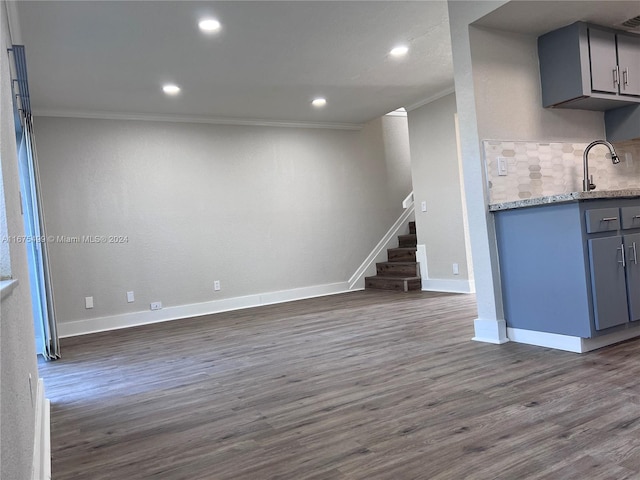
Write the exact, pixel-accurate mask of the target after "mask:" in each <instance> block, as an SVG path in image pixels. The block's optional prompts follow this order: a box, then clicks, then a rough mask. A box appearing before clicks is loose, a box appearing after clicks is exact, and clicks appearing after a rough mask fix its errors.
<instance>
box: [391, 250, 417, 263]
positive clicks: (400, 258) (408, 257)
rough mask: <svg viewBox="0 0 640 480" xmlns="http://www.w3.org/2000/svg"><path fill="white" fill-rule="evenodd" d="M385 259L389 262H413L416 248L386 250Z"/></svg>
mask: <svg viewBox="0 0 640 480" xmlns="http://www.w3.org/2000/svg"><path fill="white" fill-rule="evenodd" d="M387 258H388V259H389V261H390V262H415V261H416V247H405V248H388V249H387Z"/></svg>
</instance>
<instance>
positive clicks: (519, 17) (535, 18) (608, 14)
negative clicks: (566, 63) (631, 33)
mask: <svg viewBox="0 0 640 480" xmlns="http://www.w3.org/2000/svg"><path fill="white" fill-rule="evenodd" d="M636 15H640V1H639V0H601V1H595V0H560V1H559V0H535V1H521V0H519V1H512V2H509V3H506V4H505V5H503V6H501V7H500V8H498V9H496V10H494V11H493V12H491V13H489V14H488V15H486V16H485V17H483V18H481V19H480V20H478V21H477V22H475V25H480V26H483V27H487V28H494V29H498V30H506V31H510V32H518V33H524V34H530V35H536V36H538V35H542V34H543V33H547V32H550V31H552V30H555V29H557V28H560V27H563V26H565V25H568V24H570V23H573V22H577V21H582V22H588V23H594V24H596V25H603V26H605V27H612V28H618V29H624V27H622V26H621V23H622V22H624V21H625V20H628V19H629V18H633V17H635V16H636ZM636 31H637V33H640V30H636Z"/></svg>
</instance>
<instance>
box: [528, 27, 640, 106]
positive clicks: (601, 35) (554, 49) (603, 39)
mask: <svg viewBox="0 0 640 480" xmlns="http://www.w3.org/2000/svg"><path fill="white" fill-rule="evenodd" d="M538 57H539V61H540V77H541V81H542V104H543V106H544V107H559V108H575V109H582V110H601V111H603V110H609V109H612V108H617V107H622V106H625V105H629V104H639V103H640V36H638V35H634V34H631V33H626V32H622V31H617V30H612V29H609V28H605V27H600V26H597V25H590V24H586V23H583V22H577V23H574V24H571V25H568V26H566V27H563V28H560V29H558V30H554V31H553V32H549V33H547V34H545V35H542V36H540V37H539V38H538Z"/></svg>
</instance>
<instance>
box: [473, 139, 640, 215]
mask: <svg viewBox="0 0 640 480" xmlns="http://www.w3.org/2000/svg"><path fill="white" fill-rule="evenodd" d="M482 143H483V147H484V160H485V166H486V169H487V180H488V181H489V192H490V199H489V202H490V203H501V202H510V201H514V200H521V199H523V198H535V197H544V196H547V195H557V194H560V193H570V192H579V191H582V178H583V172H582V154H583V152H584V149H585V148H586V147H587V145H588V143H560V142H551V143H542V142H513V141H501V140H485V141H483V142H482ZM614 146H615V148H616V152H617V153H618V156H619V157H620V160H621V161H620V163H619V164H618V165H613V163H612V162H611V159H610V157H609V155H608V153H609V151H608V149H607V148H606V147H604V146H601V145H599V146H596V147H594V148H593V149H591V152H590V153H589V175H593V183H595V184H596V189H597V190H621V189H627V188H640V140H633V141H630V142H624V143H616V144H614ZM500 157H504V158H505V159H506V161H507V175H506V176H499V175H498V158H500Z"/></svg>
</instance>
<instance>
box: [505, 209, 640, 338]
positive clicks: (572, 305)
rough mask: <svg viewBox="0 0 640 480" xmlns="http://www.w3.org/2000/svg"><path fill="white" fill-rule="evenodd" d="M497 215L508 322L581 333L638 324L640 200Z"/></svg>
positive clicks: (593, 333) (586, 335) (586, 334)
mask: <svg viewBox="0 0 640 480" xmlns="http://www.w3.org/2000/svg"><path fill="white" fill-rule="evenodd" d="M494 215H495V225H496V237H497V241H498V253H499V260H500V274H501V283H502V294H503V301H504V308H505V318H506V321H507V326H508V327H510V328H516V329H523V330H533V331H540V332H548V333H556V334H562V335H570V336H576V337H582V338H591V337H595V336H598V335H601V334H606V333H611V332H615V331H617V330H620V329H626V328H635V327H640V321H639V320H640V263H639V262H640V258H638V255H639V254H640V198H626V199H611V200H585V201H575V202H571V203H562V204H549V205H541V206H536V207H528V208H515V209H511V210H504V211H498V212H494ZM639 333H640V331H639Z"/></svg>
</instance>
